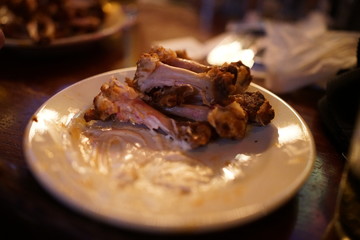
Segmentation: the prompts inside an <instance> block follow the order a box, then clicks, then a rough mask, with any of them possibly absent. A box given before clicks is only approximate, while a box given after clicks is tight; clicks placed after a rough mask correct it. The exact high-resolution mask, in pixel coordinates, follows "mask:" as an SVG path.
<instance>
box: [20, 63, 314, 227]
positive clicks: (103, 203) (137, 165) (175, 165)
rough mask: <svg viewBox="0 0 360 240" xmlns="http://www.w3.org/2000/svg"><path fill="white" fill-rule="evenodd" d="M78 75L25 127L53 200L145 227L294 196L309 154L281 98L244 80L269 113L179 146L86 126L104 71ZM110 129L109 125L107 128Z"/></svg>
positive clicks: (124, 130) (223, 216) (189, 222)
mask: <svg viewBox="0 0 360 240" xmlns="http://www.w3.org/2000/svg"><path fill="white" fill-rule="evenodd" d="M133 74H134V68H130V69H123V70H117V71H112V72H107V73H104V74H100V75H97V76H94V77H91V78H88V79H85V80H83V81H80V82H78V83H76V84H74V85H72V86H70V87H68V88H66V89H64V90H63V91H61V92H59V93H58V94H56V95H55V96H53V97H52V98H50V99H49V100H48V101H47V102H46V103H45V104H44V105H43V106H41V107H40V109H39V110H38V111H37V112H36V113H34V115H33V117H32V119H31V121H30V122H29V124H28V126H27V128H26V131H25V136H24V151H25V155H26V159H27V162H28V164H29V166H30V168H31V170H32V171H33V174H34V175H35V176H36V177H37V179H38V180H39V181H40V183H41V184H42V185H43V186H44V187H45V188H46V189H47V190H48V191H50V192H51V193H52V194H53V195H55V196H56V197H57V198H58V199H60V200H61V201H62V202H64V203H65V204H66V205H68V206H70V207H71V208H73V209H76V210H78V211H80V212H83V213H84V214H86V215H88V216H92V217H95V218H97V219H101V220H103V221H106V222H109V223H112V224H114V225H117V226H123V227H130V228H135V229H141V230H149V231H165V232H174V231H207V230H214V229H219V228H224V227H229V226H232V225H235V224H237V225H241V224H244V223H248V222H250V221H253V220H255V219H258V218H260V217H263V216H265V215H267V214H268V213H270V212H271V211H273V210H274V209H276V208H278V207H279V206H280V205H282V204H283V203H285V202H286V201H287V200H289V199H290V198H291V197H292V196H294V195H295V194H296V193H297V191H298V190H299V188H300V187H301V186H302V185H303V183H304V182H305V180H306V179H307V178H308V176H309V174H310V172H311V170H312V167H313V163H314V159H315V147H314V141H313V138H312V135H311V133H310V132H309V129H308V127H307V126H306V124H305V122H304V120H303V119H302V118H301V117H300V116H299V115H298V114H297V113H296V112H295V111H294V110H293V109H292V108H291V107H290V106H289V105H287V104H286V103H285V102H284V101H282V100H281V99H280V98H278V97H277V96H275V95H274V94H272V93H270V92H269V91H267V90H265V89H263V88H261V87H259V86H257V85H255V84H252V85H251V86H250V89H249V90H259V91H261V92H262V93H263V94H264V95H265V97H266V98H267V99H269V101H270V103H271V104H272V106H273V108H274V109H275V112H276V116H275V118H274V120H273V122H272V123H271V124H270V125H268V126H265V127H252V128H250V129H249V131H248V133H247V135H246V137H245V138H244V139H243V140H241V141H230V140H228V141H226V140H225V141H224V140H222V141H217V142H214V143H211V144H210V145H209V146H207V147H202V148H199V149H197V150H193V151H188V152H183V151H180V150H177V149H176V148H174V147H173V145H172V144H171V142H169V141H168V140H167V139H165V138H164V137H163V135H161V134H157V133H154V132H150V131H148V130H146V129H144V128H138V127H134V126H128V125H118V126H116V124H115V126H112V125H111V124H110V123H106V124H104V125H102V126H101V127H99V125H97V124H94V125H91V126H90V127H89V126H85V125H84V122H83V121H82V113H83V112H84V111H85V110H86V109H88V108H89V107H90V106H91V104H92V100H93V97H94V96H95V95H96V94H97V93H98V92H99V88H100V86H101V84H102V83H104V82H105V81H108V80H109V79H110V77H111V76H115V77H117V78H118V79H119V80H123V79H124V78H125V77H133ZM112 127H113V128H115V129H112V130H110V129H111V128H112Z"/></svg>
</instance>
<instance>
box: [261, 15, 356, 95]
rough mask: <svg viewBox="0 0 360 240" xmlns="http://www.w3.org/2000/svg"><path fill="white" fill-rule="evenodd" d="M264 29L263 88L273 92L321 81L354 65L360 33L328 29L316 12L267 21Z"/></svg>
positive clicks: (288, 90)
mask: <svg viewBox="0 0 360 240" xmlns="http://www.w3.org/2000/svg"><path fill="white" fill-rule="evenodd" d="M265 31H266V41H265V48H266V51H265V54H264V58H263V63H264V64H265V66H266V69H267V70H266V71H267V74H266V78H265V87H267V88H268V89H270V90H271V91H273V92H275V93H286V92H290V91H293V90H296V89H298V88H301V87H303V86H306V85H309V84H320V85H321V84H324V82H326V81H327V80H329V79H331V78H332V77H333V76H335V75H336V73H337V72H338V71H339V70H340V69H346V68H350V67H353V66H354V65H355V64H356V47H357V42H358V38H359V37H360V34H359V33H349V32H336V31H328V30H327V29H326V19H325V17H324V16H323V15H321V14H319V13H313V14H311V15H309V17H308V18H306V19H304V20H302V21H300V22H297V23H283V22H274V21H268V22H265Z"/></svg>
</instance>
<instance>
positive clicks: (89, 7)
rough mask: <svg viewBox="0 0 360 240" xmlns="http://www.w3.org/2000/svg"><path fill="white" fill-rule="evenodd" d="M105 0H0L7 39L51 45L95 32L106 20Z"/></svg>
mask: <svg viewBox="0 0 360 240" xmlns="http://www.w3.org/2000/svg"><path fill="white" fill-rule="evenodd" d="M103 2H104V1H102V0H51V1H50V0H30V1H29V0H0V27H1V28H2V29H3V31H4V33H5V35H6V37H7V38H12V39H31V40H32V41H33V42H34V43H35V44H39V45H48V44H51V42H52V41H53V40H54V39H58V38H65V37H71V36H75V35H79V34H83V33H89V32H94V31H96V30H97V29H99V27H100V26H101V24H102V23H103V21H104V17H105V14H104V11H103V9H102V7H103Z"/></svg>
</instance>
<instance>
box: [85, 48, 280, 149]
mask: <svg viewBox="0 0 360 240" xmlns="http://www.w3.org/2000/svg"><path fill="white" fill-rule="evenodd" d="M181 56H186V54H184V53H181ZM251 80H252V76H251V74H250V69H249V68H248V67H247V66H245V65H244V64H243V63H242V62H241V61H238V62H233V63H225V64H223V65H222V66H207V65H203V64H201V63H198V62H195V61H193V60H190V59H188V58H181V57H179V55H178V53H177V52H175V51H172V50H170V49H165V48H163V47H154V48H152V49H151V50H150V51H149V52H146V53H144V54H142V56H141V57H140V59H139V60H138V62H137V68H136V72H135V75H134V78H133V79H126V81H125V82H124V83H123V82H120V81H118V80H117V79H114V78H113V79H111V80H110V81H109V82H107V83H105V84H103V86H102V87H101V91H100V93H99V94H98V95H97V96H96V97H95V98H94V106H93V108H91V109H89V110H88V111H87V112H86V113H85V116H84V117H85V120H86V121H91V120H102V121H106V120H108V119H115V120H116V121H121V122H131V123H134V124H142V125H145V126H146V127H148V128H149V129H153V130H160V131H161V132H163V133H165V134H166V135H168V136H170V137H171V139H173V140H174V141H176V142H177V143H179V144H180V146H181V147H182V148H183V149H193V148H197V147H199V146H203V145H206V144H208V143H209V142H211V141H212V140H214V139H217V138H229V139H242V138H243V137H244V136H245V133H246V129H247V126H248V125H249V124H254V125H259V126H265V125H267V124H269V123H270V122H271V120H272V119H273V118H274V116H275V113H274V109H273V108H272V106H271V105H270V103H269V101H268V100H267V99H266V98H265V97H264V95H263V94H262V93H260V92H259V91H256V92H249V91H247V89H248V86H249V85H250V82H251Z"/></svg>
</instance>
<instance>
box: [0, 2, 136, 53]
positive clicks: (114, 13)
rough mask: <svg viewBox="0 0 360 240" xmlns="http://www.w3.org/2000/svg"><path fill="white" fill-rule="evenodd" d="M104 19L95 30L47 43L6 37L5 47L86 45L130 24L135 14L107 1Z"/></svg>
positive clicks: (31, 48) (36, 47)
mask: <svg viewBox="0 0 360 240" xmlns="http://www.w3.org/2000/svg"><path fill="white" fill-rule="evenodd" d="M103 10H104V13H105V19H104V23H103V24H102V26H101V27H100V28H99V29H98V30H97V31H95V32H91V33H86V34H79V35H74V36H70V37H64V38H57V39H54V40H53V41H52V42H51V44H49V45H38V44H35V43H34V42H33V41H32V40H31V39H13V38H9V37H6V36H5V37H6V39H5V48H11V49H20V50H41V49H43V50H44V49H54V48H60V47H61V48H63V47H69V46H79V45H87V44H88V43H93V42H96V41H99V40H102V39H104V38H106V37H109V36H111V35H113V34H116V33H118V32H120V31H121V30H123V29H125V28H126V27H129V26H131V25H132V24H133V23H134V21H135V16H134V15H132V14H128V13H127V12H126V11H124V9H123V6H122V5H121V4H120V3H116V2H108V3H106V4H105V5H104V6H103Z"/></svg>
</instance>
